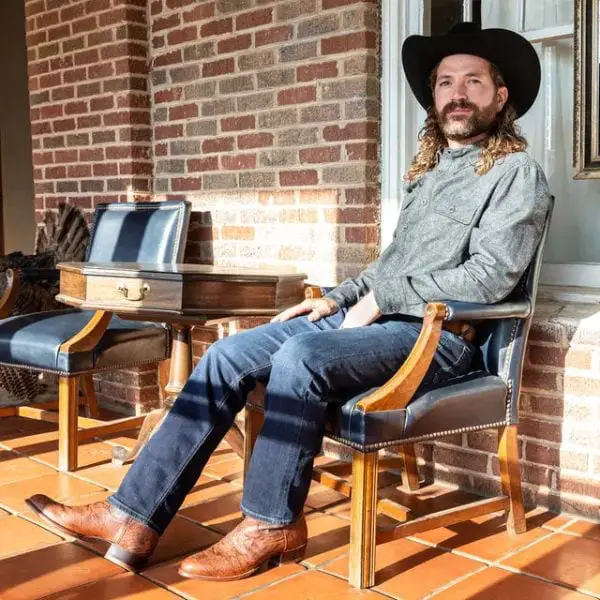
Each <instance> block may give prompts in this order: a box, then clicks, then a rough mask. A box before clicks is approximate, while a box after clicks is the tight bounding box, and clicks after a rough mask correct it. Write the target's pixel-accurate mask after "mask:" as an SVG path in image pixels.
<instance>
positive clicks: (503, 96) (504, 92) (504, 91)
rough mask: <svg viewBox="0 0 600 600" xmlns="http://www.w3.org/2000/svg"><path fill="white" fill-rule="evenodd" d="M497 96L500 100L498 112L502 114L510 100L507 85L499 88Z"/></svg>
mask: <svg viewBox="0 0 600 600" xmlns="http://www.w3.org/2000/svg"><path fill="white" fill-rule="evenodd" d="M496 94H497V96H496V97H497V98H498V112H500V111H501V110H502V109H503V108H504V105H505V104H506V102H507V100H508V88H507V87H506V86H505V85H502V86H500V87H499V88H498V91H497V92H496Z"/></svg>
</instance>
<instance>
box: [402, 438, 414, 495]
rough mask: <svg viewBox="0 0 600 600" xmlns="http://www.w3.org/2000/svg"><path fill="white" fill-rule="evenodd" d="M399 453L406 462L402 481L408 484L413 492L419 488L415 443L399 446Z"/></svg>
mask: <svg viewBox="0 0 600 600" xmlns="http://www.w3.org/2000/svg"><path fill="white" fill-rule="evenodd" d="M398 454H400V456H401V457H402V461H403V462H404V469H403V471H402V483H403V485H406V486H407V487H408V489H409V490H410V491H411V492H415V491H416V490H418V489H419V472H418V471H417V455H416V454H415V445H414V444H404V445H403V446H399V447H398Z"/></svg>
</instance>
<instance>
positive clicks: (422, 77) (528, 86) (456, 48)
mask: <svg viewBox="0 0 600 600" xmlns="http://www.w3.org/2000/svg"><path fill="white" fill-rule="evenodd" d="M451 54H473V55H474V56H480V57H481V58H485V60H487V61H489V62H491V63H493V64H494V65H496V67H497V68H498V70H499V71H500V73H502V77H503V78H504V82H505V83H506V87H507V88H508V95H509V98H508V101H509V102H510V103H511V104H512V105H513V107H514V108H515V110H516V111H517V116H519V117H521V116H523V115H524V114H525V113H526V112H527V111H528V110H529V109H530V108H531V105H532V104H533V102H534V100H535V98H536V96H537V93H538V90H539V88H540V79H541V69H540V61H539V58H538V55H537V53H536V51H535V49H534V47H533V46H532V45H531V44H530V43H529V42H528V41H527V40H526V39H525V38H524V37H523V36H521V35H519V34H518V33H515V32H514V31H509V30H508V29H481V27H480V26H479V25H477V24H476V23H469V22H466V23H458V24H457V25H455V26H454V27H452V29H450V31H448V33H446V34H445V35H438V36H431V37H427V36H424V35H411V36H410V37H408V38H406V40H405V41H404V44H403V45H402V65H403V66H404V73H405V74H406V78H407V79H408V83H409V85H410V87H411V89H412V91H413V93H414V95H415V96H416V98H417V100H418V101H419V104H420V105H421V106H422V107H423V108H425V109H426V110H427V109H428V108H429V107H430V106H432V105H433V96H432V92H431V88H430V86H429V76H430V74H431V72H432V71H433V69H434V68H435V67H436V65H437V64H438V63H439V62H440V61H441V60H442V59H443V58H444V57H446V56H450V55H451Z"/></svg>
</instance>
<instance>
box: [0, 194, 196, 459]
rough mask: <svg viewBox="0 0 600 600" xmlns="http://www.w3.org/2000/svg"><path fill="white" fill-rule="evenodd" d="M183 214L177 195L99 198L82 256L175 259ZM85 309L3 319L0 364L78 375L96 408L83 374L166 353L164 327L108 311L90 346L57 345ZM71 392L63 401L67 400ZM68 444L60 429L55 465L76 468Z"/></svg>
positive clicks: (88, 314) (181, 245)
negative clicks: (153, 199)
mask: <svg viewBox="0 0 600 600" xmlns="http://www.w3.org/2000/svg"><path fill="white" fill-rule="evenodd" d="M189 216H190V204H189V203H188V202H185V201H167V202H138V203H119V204H100V205H98V207H97V208H96V210H95V212H94V218H93V221H92V232H91V238H90V245H89V247H88V251H87V255H86V261H88V262H104V261H115V262H117V261H118V262H139V263H177V262H182V261H183V254H184V251H185V243H186V237H187V229H188V224H189ZM57 274H58V272H57ZM93 316H94V311H87V310H78V309H72V308H69V309H65V310H57V311H50V312H42V313H34V314H27V315H19V316H15V317H9V318H6V319H3V320H2V321H0V364H2V365H6V366H11V367H22V368H26V369H34V370H36V371H45V372H51V373H56V374H58V375H59V376H60V377H61V379H62V378H65V379H73V378H76V377H80V376H83V377H82V379H83V383H84V387H85V391H86V393H87V395H88V400H90V401H91V405H92V407H91V408H92V413H97V409H96V407H95V396H94V392H93V386H92V380H91V374H92V373H93V372H96V371H99V370H108V369H112V370H115V369H121V368H131V367H136V366H138V365H143V364H149V363H155V362H158V361H161V360H164V359H165V358H168V356H169V350H170V347H169V344H170V339H169V331H168V329H167V328H166V327H165V326H163V325H162V324H160V323H149V322H141V321H133V320H125V319H121V318H119V317H116V316H113V317H112V319H111V321H110V323H109V325H108V328H107V329H106V331H105V332H104V334H103V336H102V338H101V339H100V342H99V343H98V344H97V345H96V346H95V347H94V348H92V349H90V350H85V351H78V352H65V351H63V350H61V346H62V345H63V344H64V343H65V342H67V341H68V340H70V339H71V338H73V336H75V335H76V334H77V333H78V332H79V331H81V330H82V329H83V328H84V327H85V326H86V324H88V323H89V322H90V321H91V319H92V318H93ZM61 393H62V387H61ZM71 400H73V399H70V400H66V399H64V402H65V403H66V404H68V402H70V401H71ZM60 401H61V399H59V402H60ZM73 401H74V402H76V401H77V399H76V398H75V400H73ZM7 412H8V414H10V411H5V413H4V414H7ZM21 412H23V411H21ZM16 414H20V413H18V412H17V413H16ZM60 423H61V424H62V423H63V420H61V421H60ZM126 427H129V428H131V427H132V424H131V423H129V424H128V423H126V422H124V423H123V429H124V428H126ZM96 429H98V428H96ZM113 430H114V427H113ZM76 446H77V435H76V432H75V433H73V431H70V432H69V431H67V430H61V431H60V433H59V467H60V469H61V470H73V469H75V468H76V466H77V453H76Z"/></svg>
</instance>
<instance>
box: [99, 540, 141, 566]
mask: <svg viewBox="0 0 600 600" xmlns="http://www.w3.org/2000/svg"><path fill="white" fill-rule="evenodd" d="M104 558H107V559H108V560H110V561H112V562H114V563H116V564H117V565H119V566H121V567H123V568H125V569H127V570H128V571H134V572H136V573H137V572H138V571H140V570H141V569H143V568H144V567H145V566H146V563H147V562H148V557H147V556H142V555H140V554H133V553H132V552H127V550H124V549H123V548H121V547H120V546H117V545H116V544H112V545H111V547H110V548H109V549H108V551H107V552H106V554H105V555H104Z"/></svg>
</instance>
